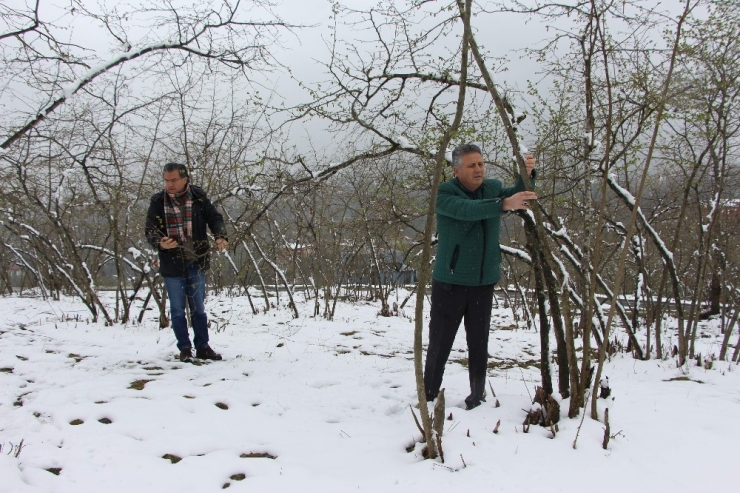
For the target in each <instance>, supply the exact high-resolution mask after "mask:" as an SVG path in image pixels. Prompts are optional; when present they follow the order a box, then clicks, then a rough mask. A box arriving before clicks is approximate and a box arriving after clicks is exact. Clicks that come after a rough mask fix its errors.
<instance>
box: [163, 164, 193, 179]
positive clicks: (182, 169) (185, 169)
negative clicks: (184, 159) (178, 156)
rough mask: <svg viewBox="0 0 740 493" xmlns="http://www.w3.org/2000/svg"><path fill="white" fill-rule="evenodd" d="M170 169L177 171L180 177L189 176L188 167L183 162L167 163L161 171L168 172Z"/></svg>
mask: <svg viewBox="0 0 740 493" xmlns="http://www.w3.org/2000/svg"><path fill="white" fill-rule="evenodd" d="M172 171H177V172H178V173H180V178H190V175H189V174H188V167H187V166H185V165H184V164H180V163H167V164H165V165H164V169H163V170H162V173H170V172H172Z"/></svg>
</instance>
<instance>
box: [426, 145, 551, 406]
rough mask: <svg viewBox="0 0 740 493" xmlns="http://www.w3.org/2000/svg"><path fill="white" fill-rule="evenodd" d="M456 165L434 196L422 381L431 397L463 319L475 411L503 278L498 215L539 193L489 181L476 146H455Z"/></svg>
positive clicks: (530, 160) (530, 162)
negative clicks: (497, 289) (497, 291)
mask: <svg viewBox="0 0 740 493" xmlns="http://www.w3.org/2000/svg"><path fill="white" fill-rule="evenodd" d="M525 161H526V167H527V171H528V173H529V176H530V177H531V178H532V183H533V184H534V177H535V172H534V164H535V162H534V157H533V156H531V155H527V157H526V160H525ZM452 165H453V174H454V177H453V178H452V180H449V181H447V182H445V183H443V184H441V185H440V187H439V195H438V196H437V205H436V212H437V233H438V238H439V243H438V246H437V259H436V263H435V265H434V273H433V274H432V305H431V320H430V322H429V346H428V348H427V359H426V365H425V368H424V386H425V390H426V398H427V400H428V401H432V400H434V399H435V398H436V397H437V394H439V389H440V387H441V385H442V376H443V375H444V370H445V364H446V363H447V358H448V357H449V356H450V350H451V349H452V343H453V342H454V341H455V335H456V334H457V329H458V327H459V326H460V322H461V321H462V320H463V318H464V319H465V334H466V339H467V343H468V375H469V378H470V395H469V396H468V397H467V398H466V399H465V405H466V406H467V408H468V409H473V408H474V407H477V406H479V405H480V403H481V401H483V400H484V395H485V381H486V367H487V364H488V331H489V327H490V324H491V305H492V303H493V286H494V285H495V284H496V283H497V282H498V281H499V279H500V277H501V272H500V263H501V251H500V247H499V224H500V218H501V215H502V214H503V213H504V212H506V211H512V210H516V209H526V208H528V207H529V201H530V200H535V199H537V195H536V194H535V193H534V192H531V191H526V190H525V187H524V183H523V181H522V179H521V177H519V179H518V180H517V183H516V185H515V186H513V187H510V188H504V187H503V186H502V184H501V182H500V181H498V180H486V179H484V175H485V163H484V162H483V156H482V153H481V150H480V148H479V147H478V146H476V145H473V144H463V145H461V146H458V147H457V148H456V149H455V150H454V151H453V152H452Z"/></svg>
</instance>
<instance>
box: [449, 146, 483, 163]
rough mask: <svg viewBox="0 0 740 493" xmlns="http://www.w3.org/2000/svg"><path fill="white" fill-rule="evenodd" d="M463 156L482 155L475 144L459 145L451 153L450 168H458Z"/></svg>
mask: <svg viewBox="0 0 740 493" xmlns="http://www.w3.org/2000/svg"><path fill="white" fill-rule="evenodd" d="M465 154H480V155H483V152H481V150H480V147H478V146H477V145H475V144H460V145H459V146H457V147H455V150H454V151H452V166H454V167H455V168H459V167H460V164H461V162H462V161H461V160H462V157H463V156H464V155H465Z"/></svg>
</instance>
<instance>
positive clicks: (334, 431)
mask: <svg viewBox="0 0 740 493" xmlns="http://www.w3.org/2000/svg"><path fill="white" fill-rule="evenodd" d="M207 306H208V310H209V314H210V316H211V318H212V321H214V322H218V327H219V331H218V332H215V331H213V330H212V333H211V345H212V346H213V348H214V349H215V350H216V351H218V352H221V353H222V354H223V355H224V361H222V362H212V363H208V364H203V365H200V366H196V365H192V364H183V363H180V362H179V361H178V360H177V359H176V352H177V351H176V348H175V339H174V337H173V335H172V333H171V331H170V329H165V330H159V328H158V325H157V321H156V318H155V312H153V311H150V312H148V315H147V317H146V318H145V320H144V323H143V324H142V325H129V326H121V325H116V326H114V327H104V326H103V324H102V323H100V324H92V323H88V321H87V320H88V318H89V315H88V313H87V312H86V310H85V309H84V307H83V306H82V305H81V304H79V303H77V302H75V301H71V300H67V301H62V302H55V301H42V300H40V299H32V298H18V297H7V298H0V313H2V321H1V322H0V445H2V450H1V451H0V452H1V453H0V492H3V493H4V492H10V493H22V492H75V493H80V492H124V491H125V492H136V493H143V492H191V491H192V492H210V491H214V492H215V491H221V490H222V489H224V488H228V491H245V492H293V491H301V492H321V493H328V492H351V491H368V492H393V491H399V492H401V491H403V492H416V491H419V492H435V491H445V492H453V491H465V492H483V491H486V492H488V491H506V492H528V491H532V492H539V491H547V492H553V491H568V492H600V493H601V492H621V491H630V492H641V491H651V492H662V491H670V492H673V493H675V492H679V491H687V492H688V491H691V492H696V491H731V488H732V486H731V485H732V484H736V485H737V471H736V470H735V469H734V467H733V466H735V465H736V464H737V447H738V445H739V444H740V428H739V427H738V426H737V424H736V420H737V419H738V417H740V368H738V367H737V366H736V365H732V364H729V363H727V362H716V361H715V362H714V365H713V366H712V368H711V369H709V370H706V369H704V368H703V367H697V366H695V365H692V366H689V367H686V368H682V369H679V368H676V364H675V361H673V360H670V359H669V360H665V361H656V360H652V361H645V362H642V361H635V360H633V359H632V358H631V357H630V355H628V354H618V355H616V356H615V357H613V358H612V360H611V361H610V362H609V363H608V364H607V365H606V368H605V374H606V375H607V376H608V377H609V380H610V384H611V388H612V396H611V397H610V398H609V399H606V400H603V399H602V400H600V404H599V406H600V407H599V408H600V415H602V416H603V410H604V409H605V408H607V407H608V408H609V417H610V419H609V421H610V424H611V432H612V435H614V437H613V438H612V439H611V440H610V442H609V446H608V449H607V450H603V449H602V447H601V444H602V440H603V437H604V426H603V425H602V423H600V422H597V421H593V420H591V419H590V418H588V417H586V418H585V420H583V425H582V427H581V430H580V435H579V437H578V441H577V448H576V449H575V450H574V448H573V442H574V439H575V436H576V432H577V429H578V427H579V424H581V419H580V417H579V419H573V420H570V419H568V418H567V415H566V414H567V407H568V402H567V400H566V401H562V402H561V414H562V418H561V421H560V424H559V433H558V434H557V436H555V437H554V438H553V437H552V433H551V432H550V431H549V430H547V429H545V428H542V427H537V426H532V427H531V428H530V431H529V433H523V431H522V422H523V420H524V416H525V410H529V409H530V408H531V407H532V405H531V400H530V397H529V394H531V393H533V392H534V387H535V386H536V385H537V382H538V381H539V371H538V370H537V368H535V367H533V366H531V364H530V365H528V364H527V362H528V361H531V360H538V358H539V343H538V337H539V335H538V334H537V333H535V332H533V331H530V330H526V329H523V328H517V327H516V325H515V324H514V323H513V321H512V318H511V312H510V311H509V310H504V309H501V310H498V309H496V310H495V312H494V315H493V327H492V334H491V341H490V348H489V352H490V353H491V355H492V358H491V362H492V364H491V369H490V371H489V381H490V384H491V385H492V387H493V389H494V390H495V392H496V395H497V398H498V400H499V402H500V407H495V406H494V402H495V400H496V399H494V398H492V397H491V396H490V395H489V397H488V401H487V402H486V403H484V404H483V405H482V406H481V407H479V408H477V409H474V410H472V411H465V410H464V404H463V399H464V398H465V396H466V395H467V394H468V390H469V389H468V380H467V370H466V369H465V368H464V367H463V366H462V364H461V363H463V362H464V358H465V356H466V354H465V339H464V335H463V333H462V332H461V333H459V334H458V338H457V341H456V344H455V349H453V355H452V356H451V360H452V361H451V362H450V363H448V366H447V371H446V375H445V381H444V384H443V386H444V387H446V389H447V390H446V394H447V412H448V413H450V414H451V418H452V419H450V420H448V421H447V422H446V427H445V433H444V437H443V449H444V454H445V462H444V464H442V463H441V462H439V461H429V460H423V459H422V457H421V447H422V446H421V444H418V443H417V442H418V441H419V440H420V438H421V436H420V434H419V432H418V431H417V429H416V426H415V425H414V422H413V419H412V417H411V411H410V409H409V404H412V405H413V404H415V402H416V390H415V386H414V385H415V384H414V372H413V370H414V369H413V361H412V347H411V344H412V340H413V323H412V321H411V319H410V318H408V317H392V318H382V317H378V316H377V315H376V313H377V311H378V306H377V304H373V305H369V304H362V303H358V304H355V305H348V304H345V305H343V306H340V307H338V309H337V316H336V320H335V321H333V322H328V321H325V320H322V319H313V318H310V317H308V316H307V314H309V313H311V306H310V305H303V306H301V307H300V311H301V314H302V315H301V317H300V318H298V319H292V318H291V314H290V311H289V310H288V309H286V308H282V309H279V310H271V311H270V312H268V313H266V314H260V315H257V316H253V315H251V313H250V311H249V309H248V308H247V307H248V305H247V302H246V299H244V298H227V297H221V298H217V297H210V298H209V300H208V303H207ZM409 306H411V308H409V307H407V308H406V313H407V314H408V315H409V316H410V315H411V314H412V313H413V308H412V306H413V305H409ZM134 313H135V314H138V311H135V312H134ZM214 325H216V324H214ZM461 330H462V329H461ZM718 332H719V330H718V329H717V326H716V325H715V324H714V323H712V322H710V323H709V324H707V325H702V326H701V333H702V337H701V338H700V339H699V341H698V342H699V343H700V344H701V346H700V349H699V350H700V351H701V352H702V354H704V355H709V354H712V353H713V354H715V355H716V354H718V352H719V344H720V341H721V338H720V335H719V333H718ZM666 339H667V338H666ZM735 340H736V336H733V339H732V342H733V343H734V342H735ZM551 347H552V348H553V349H554V347H555V343H554V341H553V343H552V344H551ZM517 362H521V364H522V365H523V366H524V367H523V368H521V367H520V366H518V364H517ZM555 386H556V387H557V383H556V382H555ZM556 397H557V396H556ZM499 420H500V421H501V425H500V427H499V431H498V433H497V434H494V433H493V429H494V427H495V426H496V423H497V422H498V421H499ZM21 441H22V447H20V451H19V444H20V443H21ZM415 443H416V445H415ZM16 455H17V457H16Z"/></svg>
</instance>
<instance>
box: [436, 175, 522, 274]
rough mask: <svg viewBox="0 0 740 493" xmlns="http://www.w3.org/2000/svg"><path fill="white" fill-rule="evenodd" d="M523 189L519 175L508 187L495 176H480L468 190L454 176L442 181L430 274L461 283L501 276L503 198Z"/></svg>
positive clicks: (438, 198)
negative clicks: (437, 240)
mask: <svg viewBox="0 0 740 493" xmlns="http://www.w3.org/2000/svg"><path fill="white" fill-rule="evenodd" d="M535 173H536V172H535V171H533V172H532V186H534V177H535ZM524 190H525V187H524V182H523V181H522V179H521V177H519V179H518V180H517V182H516V185H514V186H513V187H508V188H505V187H503V186H502V184H501V182H500V181H499V180H484V181H483V184H482V185H481V186H480V187H479V188H478V190H476V191H475V192H470V191H468V190H467V189H466V188H465V187H463V186H462V184H461V183H460V182H459V181H458V180H457V178H453V179H451V180H449V181H446V182H444V183H442V184H441V185H440V186H439V195H437V207H436V211H437V234H438V238H439V242H438V245H437V259H436V263H435V265H434V273H433V274H432V277H433V278H434V279H435V280H436V281H442V282H446V283H449V284H460V285H464V286H483V285H486V284H495V283H497V282H498V281H499V279H500V278H501V268H500V264H501V250H500V248H499V226H500V222H501V221H500V218H501V215H502V214H503V213H504V211H503V209H502V207H503V199H504V198H506V197H510V196H512V195H514V194H515V193H517V192H522V191H524Z"/></svg>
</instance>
